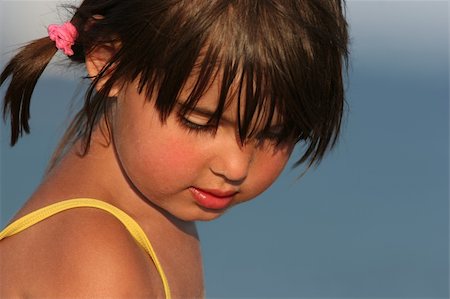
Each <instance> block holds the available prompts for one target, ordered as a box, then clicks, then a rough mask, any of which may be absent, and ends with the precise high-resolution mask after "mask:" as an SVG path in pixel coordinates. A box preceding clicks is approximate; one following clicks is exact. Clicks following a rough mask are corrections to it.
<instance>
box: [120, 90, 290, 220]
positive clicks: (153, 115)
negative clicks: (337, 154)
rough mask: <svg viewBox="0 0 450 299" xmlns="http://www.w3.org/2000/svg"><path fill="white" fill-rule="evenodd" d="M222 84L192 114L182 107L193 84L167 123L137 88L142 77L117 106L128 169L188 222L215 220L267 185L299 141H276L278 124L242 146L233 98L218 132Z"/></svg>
mask: <svg viewBox="0 0 450 299" xmlns="http://www.w3.org/2000/svg"><path fill="white" fill-rule="evenodd" d="M188 83H189V82H188ZM187 86H189V85H187ZM218 86H219V83H218V82H214V83H213V84H212V86H211V88H209V89H208V90H207V92H206V93H205V94H204V95H203V97H202V98H201V99H200V100H199V102H198V104H197V106H196V108H195V110H194V111H193V112H192V113H190V114H188V115H185V116H184V117H183V116H181V115H180V113H179V108H180V107H181V105H182V104H183V97H184V96H186V97H187V95H188V90H183V91H182V93H181V96H180V103H179V105H178V106H177V107H176V108H175V109H174V110H173V112H172V113H171V114H170V115H169V117H168V118H167V121H166V122H165V123H162V122H161V121H160V115H159V112H158V110H157V109H156V108H155V107H154V101H153V99H152V100H151V101H148V100H146V99H145V93H142V94H139V93H138V92H137V83H132V84H129V85H128V86H126V87H124V89H123V90H122V91H121V93H120V95H119V97H118V100H117V106H116V109H115V111H114V119H113V122H112V136H113V142H114V146H115V150H116V154H117V158H118V160H119V163H120V165H121V167H122V169H123V173H124V175H125V176H126V177H127V179H128V181H129V182H131V184H132V185H133V187H134V188H135V189H136V190H138V191H139V192H140V193H141V194H142V195H143V196H144V197H145V198H147V199H148V200H149V201H151V202H152V203H153V204H155V205H157V206H159V207H160V208H162V209H164V210H165V211H167V212H168V213H170V214H172V215H173V216H175V217H177V218H179V219H182V220H185V221H195V220H212V219H215V218H217V217H219V216H220V215H222V214H223V213H224V212H225V211H226V210H227V209H229V208H230V207H232V206H234V205H237V204H239V203H242V202H245V201H248V200H250V199H252V198H254V197H255V196H257V195H258V194H260V193H261V192H263V191H264V190H266V189H267V188H268V187H269V186H270V185H271V184H272V183H273V182H274V180H275V179H276V178H277V177H278V175H279V174H280V172H281V171H282V170H283V168H284V166H285V165H286V162H287V161H288V159H289V156H290V154H291V152H292V149H293V147H294V145H293V144H285V145H281V146H278V147H276V146H275V144H274V142H273V141H272V140H271V138H273V137H274V135H276V134H277V124H276V123H273V127H272V129H271V132H270V134H268V136H260V138H258V140H254V141H249V142H247V143H246V144H245V145H244V146H242V145H241V144H240V141H239V137H238V134H237V126H236V105H233V104H231V105H229V108H227V109H226V110H225V112H224V114H223V117H222V119H221V121H220V123H219V126H218V129H217V131H216V132H215V133H214V130H212V129H213V128H212V127H211V126H209V125H207V121H208V119H209V117H210V115H211V114H212V112H213V111H214V110H215V109H216V105H217V99H218V95H219V90H218Z"/></svg>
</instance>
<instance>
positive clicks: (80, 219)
mask: <svg viewBox="0 0 450 299" xmlns="http://www.w3.org/2000/svg"><path fill="white" fill-rule="evenodd" d="M10 239H11V240H8V239H6V240H4V241H2V243H4V244H2V247H3V248H2V251H3V252H2V269H1V271H2V273H9V274H10V279H11V284H12V285H14V286H15V287H14V288H10V290H9V291H11V292H14V293H17V292H18V291H20V292H23V293H22V295H30V296H37V297H72V298H73V297H75V298H76V297H90V298H94V297H95V298H97V297H110V298H119V297H150V296H151V297H156V296H159V294H160V293H161V292H162V286H161V285H160V284H161V282H160V280H159V276H158V274H157V272H156V270H155V268H154V266H153V263H152V261H151V259H150V257H148V255H147V254H146V253H145V252H144V251H143V250H142V249H141V248H140V247H139V246H138V245H137V243H136V242H135V241H134V239H133V237H132V236H131V235H130V234H129V232H128V231H127V230H126V229H125V227H124V226H123V224H122V223H121V222H120V221H119V220H118V219H116V218H115V217H114V216H112V215H111V214H109V213H107V212H105V211H101V210H99V209H92V208H76V209H72V210H68V211H65V212H62V213H59V214H57V215H54V216H52V217H50V218H48V219H46V220H45V221H42V222H41V223H39V224H37V225H34V226H33V227H31V228H29V229H27V230H25V231H23V232H22V233H20V234H18V235H17V236H14V237H11V238H10ZM17 253H19V254H17ZM3 291H5V292H7V293H8V292H9V291H8V290H3V289H2V293H3Z"/></svg>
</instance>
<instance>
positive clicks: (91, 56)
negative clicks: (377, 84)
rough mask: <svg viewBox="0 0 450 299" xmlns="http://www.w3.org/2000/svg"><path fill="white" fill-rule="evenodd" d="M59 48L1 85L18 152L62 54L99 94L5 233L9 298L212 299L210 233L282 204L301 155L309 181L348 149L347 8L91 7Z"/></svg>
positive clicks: (99, 1)
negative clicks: (287, 174) (287, 178)
mask: <svg viewBox="0 0 450 299" xmlns="http://www.w3.org/2000/svg"><path fill="white" fill-rule="evenodd" d="M48 32H49V36H47V37H43V38H40V39H37V40H35V41H32V42H31V43H29V44H28V45H26V46H25V47H23V48H22V49H21V50H20V52H19V53H18V54H17V55H16V56H15V57H14V58H13V59H12V60H11V61H10V62H9V63H8V64H7V65H6V67H5V69H4V70H3V72H2V74H1V77H0V84H5V83H6V82H9V83H7V84H8V88H7V91H6V95H5V97H4V113H5V115H6V116H9V118H10V120H11V132H12V133H11V145H14V144H15V143H16V142H17V141H18V138H19V137H20V136H21V135H22V134H23V133H24V132H25V133H28V132H29V125H28V119H29V106H30V99H31V96H32V93H33V89H34V87H35V84H36V82H37V80H38V79H39V77H40V75H41V73H42V72H43V71H44V69H45V68H46V66H47V65H48V63H49V62H50V60H51V59H52V57H53V56H54V54H55V53H56V51H57V50H58V49H59V50H61V51H62V52H63V53H64V54H65V55H66V56H67V58H68V59H70V60H71V61H72V62H73V64H84V65H85V67H86V72H87V80H90V86H89V88H88V90H87V92H86V96H85V101H84V106H83V108H82V109H81V110H80V111H79V112H78V114H77V115H76V116H75V118H74V119H73V121H72V122H71V124H70V126H69V128H68V129H67V131H66V133H65V135H64V137H63V138H62V141H61V143H60V145H59V147H58V148H57V149H56V151H55V153H54V155H53V158H52V160H51V161H50V166H49V171H48V173H47V174H46V176H45V178H44V180H43V181H42V183H41V184H40V186H39V187H38V188H37V190H36V191H35V192H34V193H33V194H32V196H31V197H30V198H29V200H28V201H27V202H26V204H25V205H24V206H23V207H22V209H21V210H20V211H19V212H18V213H17V215H16V216H15V217H14V219H12V221H11V224H10V225H8V226H7V227H6V228H5V229H4V230H3V231H2V232H1V233H0V240H2V241H1V242H0V252H1V269H0V271H1V273H2V274H3V275H2V282H1V287H0V297H2V298H10V297H38V298H44V297H45V298H64V297H70V298H100V297H101V298H121V297H126V298H135V297H136V298H140V297H166V298H170V297H171V296H172V297H174V298H198V297H203V296H204V286H203V274H202V265H201V255H200V245H199V239H198V235H197V231H196V227H195V221H198V220H212V219H216V218H217V217H219V216H221V215H222V214H224V213H225V212H226V211H227V210H229V209H230V208H231V207H233V206H235V205H237V204H240V203H242V202H245V201H248V200H251V199H252V198H254V197H255V196H257V195H258V194H260V193H261V192H263V191H264V190H265V189H267V188H268V187H269V186H270V185H271V184H272V183H273V182H274V180H275V179H276V178H277V177H278V175H279V174H280V172H281V171H282V169H283V168H284V166H285V165H286V162H287V161H288V158H289V157H290V155H291V153H292V151H293V148H294V146H295V145H296V144H298V143H301V145H302V146H303V148H304V152H303V155H302V156H301V157H299V159H298V162H297V165H299V164H302V163H305V162H307V165H308V167H310V166H311V165H313V164H314V163H315V164H316V165H317V164H318V163H319V162H320V161H321V159H322V158H323V156H324V154H325V153H326V152H327V151H328V150H329V149H330V148H331V147H332V146H333V145H334V144H335V142H336V140H337V137H338V135H339V128H340V124H341V119H342V114H343V106H344V93H343V83H342V69H343V66H345V65H346V62H347V42H348V36H347V25H346V21H345V19H344V16H343V8H342V4H341V1H340V0H323V1H322V0H296V1H294V0H290V1H286V0H208V1H205V0H189V1H183V0H145V1H143V0H127V1H123V0H85V1H83V2H82V3H81V5H80V6H79V7H78V8H74V15H73V17H72V19H71V20H70V21H68V22H66V23H64V24H62V25H50V26H49V27H48ZM8 78H10V80H9V81H8V80H7V79H8ZM150 241H151V242H150Z"/></svg>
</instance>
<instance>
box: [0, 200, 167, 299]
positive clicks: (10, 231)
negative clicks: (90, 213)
mask: <svg viewBox="0 0 450 299" xmlns="http://www.w3.org/2000/svg"><path fill="white" fill-rule="evenodd" d="M82 207H91V208H97V209H101V210H104V211H107V212H109V213H111V214H112V215H114V216H115V217H116V218H117V219H119V220H120V222H122V224H123V225H124V226H125V228H126V229H127V230H128V231H129V232H130V234H131V235H132V236H133V238H134V239H135V240H136V242H137V243H138V244H139V245H140V246H142V248H143V249H144V250H145V251H146V252H147V253H148V254H149V255H150V257H151V259H152V260H153V262H154V263H155V266H156V269H157V270H158V273H159V275H160V277H161V280H162V283H163V286H164V292H165V295H166V298H168V299H169V298H171V295H170V289H169V284H168V282H167V278H166V275H165V274H164V271H163V269H162V267H161V264H160V263H159V260H158V258H157V257H156V254H155V251H154V250H153V247H152V245H151V243H150V241H149V240H148V238H147V236H146V235H145V233H144V231H143V230H142V228H141V227H140V226H139V224H138V223H137V222H136V221H135V220H134V219H133V218H131V217H130V216H129V215H128V214H126V213H125V212H124V211H122V210H120V209H118V208H116V207H115V206H113V205H110V204H108V203H106V202H104V201H101V200H97V199H91V198H75V199H69V200H64V201H61V202H57V203H54V204H51V205H49V206H46V207H44V208H41V209H38V210H36V211H34V212H31V213H30V214H27V215H25V216H23V217H22V218H19V219H17V220H16V221H14V222H13V223H11V224H10V225H8V226H7V227H5V229H4V230H3V231H1V232H0V240H2V239H4V238H7V237H10V236H13V235H15V234H17V233H19V232H21V231H23V230H24V229H27V228H28V227H30V226H32V225H34V224H36V223H38V222H40V221H42V220H44V219H47V218H48V217H50V216H52V215H55V214H57V213H59V212H62V211H65V210H68V209H72V208H82Z"/></svg>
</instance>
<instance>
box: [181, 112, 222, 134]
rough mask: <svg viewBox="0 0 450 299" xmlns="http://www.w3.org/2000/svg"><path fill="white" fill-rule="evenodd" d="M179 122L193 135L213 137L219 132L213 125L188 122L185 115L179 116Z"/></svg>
mask: <svg viewBox="0 0 450 299" xmlns="http://www.w3.org/2000/svg"><path fill="white" fill-rule="evenodd" d="M178 122H179V123H180V124H181V125H182V127H183V128H185V129H187V130H188V131H189V132H192V133H197V134H199V133H209V134H211V135H214V134H215V133H216V131H217V128H216V127H215V126H213V125H199V124H197V123H194V122H192V121H190V120H188V119H187V118H185V117H184V116H183V115H178Z"/></svg>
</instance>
